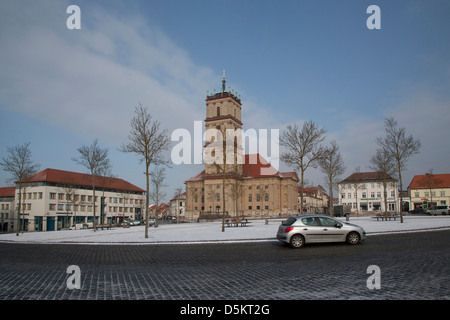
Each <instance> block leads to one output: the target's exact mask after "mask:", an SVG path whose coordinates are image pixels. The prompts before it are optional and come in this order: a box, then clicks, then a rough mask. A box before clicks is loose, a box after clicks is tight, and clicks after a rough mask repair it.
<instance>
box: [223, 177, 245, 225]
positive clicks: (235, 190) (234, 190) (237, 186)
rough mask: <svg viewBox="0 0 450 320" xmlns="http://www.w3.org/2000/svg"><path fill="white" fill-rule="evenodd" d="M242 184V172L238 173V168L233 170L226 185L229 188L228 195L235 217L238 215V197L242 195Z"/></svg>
mask: <svg viewBox="0 0 450 320" xmlns="http://www.w3.org/2000/svg"><path fill="white" fill-rule="evenodd" d="M243 184H244V181H243V178H242V174H239V172H238V170H234V172H233V174H232V177H231V179H230V180H229V181H228V182H227V186H228V187H229V190H230V197H231V199H232V200H233V201H234V210H235V216H236V217H237V216H238V215H239V214H238V210H239V209H238V202H239V198H240V197H242V187H243Z"/></svg>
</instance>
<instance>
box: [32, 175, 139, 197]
mask: <svg viewBox="0 0 450 320" xmlns="http://www.w3.org/2000/svg"><path fill="white" fill-rule="evenodd" d="M25 182H51V183H58V184H69V185H77V186H88V187H90V186H92V176H91V175H90V174H85V173H78V172H70V171H63V170H56V169H45V170H42V171H39V172H38V173H36V174H34V175H32V176H31V177H30V178H28V179H27V180H26V181H25ZM94 185H95V187H96V188H108V189H115V190H124V191H135V192H145V190H143V189H141V188H139V187H137V186H135V185H133V184H131V183H129V182H128V181H125V180H123V179H119V178H108V179H107V180H103V177H99V176H96V177H95V179H94Z"/></svg>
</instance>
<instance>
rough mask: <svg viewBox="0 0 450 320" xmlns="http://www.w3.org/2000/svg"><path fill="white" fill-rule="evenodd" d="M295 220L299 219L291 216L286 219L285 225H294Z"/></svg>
mask: <svg viewBox="0 0 450 320" xmlns="http://www.w3.org/2000/svg"><path fill="white" fill-rule="evenodd" d="M295 221H297V219H296V218H294V217H289V218H287V219H286V220H284V221H283V226H290V225H292V224H293V223H294V222H295Z"/></svg>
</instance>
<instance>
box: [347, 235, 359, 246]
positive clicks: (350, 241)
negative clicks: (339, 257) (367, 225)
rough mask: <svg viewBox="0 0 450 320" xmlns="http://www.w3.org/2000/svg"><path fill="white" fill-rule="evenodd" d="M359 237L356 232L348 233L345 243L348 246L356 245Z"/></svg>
mask: <svg viewBox="0 0 450 320" xmlns="http://www.w3.org/2000/svg"><path fill="white" fill-rule="evenodd" d="M359 240H361V237H360V235H359V233H358V232H350V233H349V234H348V235H347V243H348V244H358V243H359Z"/></svg>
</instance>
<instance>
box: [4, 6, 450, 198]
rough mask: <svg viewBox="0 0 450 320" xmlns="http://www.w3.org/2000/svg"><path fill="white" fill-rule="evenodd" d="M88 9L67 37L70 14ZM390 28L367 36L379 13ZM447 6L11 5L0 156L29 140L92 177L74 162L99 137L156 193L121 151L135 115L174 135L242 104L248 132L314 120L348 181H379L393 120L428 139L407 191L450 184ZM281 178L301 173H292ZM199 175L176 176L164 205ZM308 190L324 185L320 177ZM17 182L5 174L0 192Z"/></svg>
mask: <svg viewBox="0 0 450 320" xmlns="http://www.w3.org/2000/svg"><path fill="white" fill-rule="evenodd" d="M71 4H76V5H78V6H79V7H80V9H81V30H68V29H67V28H66V20H67V18H68V17H69V14H67V13H66V8H67V7H68V6H69V5H71ZM372 4H375V5H378V6H379V7H380V9H381V29H380V30H369V29H368V28H367V27H366V20H367V18H368V17H369V16H370V14H367V13H366V9H367V7H368V6H369V5H372ZM449 16H450V3H449V2H448V1H445V0H442V1H438V0H433V1H419V0H417V1H357V0H353V1H350V0H344V1H323V0H317V1H312V0H311V1H299V0H297V1H287V0H282V1H274V0H272V1H262V0H259V1H255V0H253V1H250V0H244V1H234V0H230V1H224V0H221V1H219V0H210V1H197V0H185V1H181V0H169V1H161V0H160V1H137V0H134V1H119V0H113V1H110V0H108V1H106V0H104V1H51V0H48V1H23V0H18V1H11V0H3V1H1V2H0V44H1V47H0V119H1V124H2V125H1V126H0V134H1V137H2V139H1V140H0V156H4V155H5V154H6V148H7V147H8V146H15V145H17V144H22V143H24V142H27V141H29V142H31V150H32V153H33V159H34V160H35V161H36V162H38V163H39V164H40V165H41V169H45V168H55V169H62V170H71V171H78V172H84V170H85V169H84V168H82V167H79V166H77V165H76V164H75V163H74V162H73V161H72V160H71V158H72V157H75V156H77V152H76V149H77V148H78V147H80V146H82V145H87V144H90V143H91V142H92V140H93V139H94V138H95V137H98V138H99V140H100V143H101V145H102V146H103V147H104V148H108V149H109V152H110V158H111V162H112V164H113V171H114V173H115V174H116V175H117V176H119V177H120V178H123V179H126V180H128V181H130V182H131V183H134V184H136V185H137V186H139V187H142V188H145V178H144V175H143V174H142V173H143V171H144V168H143V166H142V165H141V164H140V163H139V161H138V159H137V157H136V156H134V155H130V154H122V153H120V152H119V151H118V150H117V149H118V147H119V146H120V145H121V144H122V143H124V142H126V141H127V134H128V132H129V120H130V119H131V117H132V115H133V110H134V108H135V106H137V105H138V103H139V102H141V103H142V104H143V105H145V106H148V107H149V109H150V112H151V113H152V115H153V116H154V118H156V119H158V120H159V121H160V122H161V123H162V125H163V127H165V128H167V130H168V131H169V132H172V131H173V130H175V129H176V128H186V129H188V130H192V129H193V122H194V121H202V120H204V118H205V95H206V92H207V91H208V90H209V91H210V92H211V91H212V90H213V89H216V90H219V89H220V86H221V77H222V70H223V69H225V70H226V75H227V86H231V88H232V89H233V90H236V91H237V92H238V93H239V94H240V95H241V100H242V103H243V114H242V120H243V123H244V129H248V128H254V129H260V128H261V129H266V128H267V129H270V128H278V129H280V131H282V130H283V129H284V128H285V127H286V125H288V124H292V123H298V124H301V123H302V122H303V121H308V120H313V121H314V122H316V123H318V124H319V125H320V126H322V127H323V128H325V129H326V130H327V135H328V139H329V140H330V139H335V140H336V141H337V142H338V144H339V145H340V147H341V151H342V154H343V156H344V160H345V164H346V166H347V171H346V173H345V174H344V175H343V178H345V176H347V175H350V174H351V172H352V171H353V170H354V169H355V168H356V167H357V166H359V167H360V168H361V170H362V171H365V170H367V171H369V170H370V169H369V168H368V165H369V158H370V156H371V155H372V154H373V153H374V152H375V149H376V144H375V138H376V137H379V136H383V135H384V133H383V120H384V117H386V116H394V117H395V118H396V119H397V120H398V121H399V123H400V125H401V126H404V127H407V132H408V133H410V134H413V136H414V137H415V138H418V139H420V140H421V142H422V149H421V154H420V155H417V156H414V157H413V158H411V160H410V161H409V163H408V170H407V172H406V174H405V176H404V185H406V186H407V185H408V184H409V182H410V181H411V179H412V177H413V176H414V175H415V174H423V173H424V172H426V171H428V170H429V169H433V171H434V172H435V173H448V172H450V171H449V170H450V169H449V165H448V163H449V161H448V160H449V152H448V145H449V143H448V138H449V136H450V129H449V125H448V124H449V123H450V113H449V107H450V55H449V52H450V50H449V49H450V41H449V40H448V39H450V19H449ZM280 169H281V170H291V169H289V168H287V167H285V166H284V165H282V166H281V168H280ZM201 170H202V166H201V165H200V166H199V165H180V166H173V167H172V168H171V169H170V170H169V171H168V179H167V184H168V185H169V186H168V187H167V189H166V192H167V194H168V196H167V199H166V200H169V198H170V197H171V196H172V195H173V192H174V189H175V188H176V187H180V186H184V184H183V182H184V181H185V180H186V179H188V178H189V177H191V176H193V175H195V174H196V173H197V172H199V171H201ZM306 177H307V179H308V181H309V182H310V183H313V184H316V185H317V184H323V183H324V182H323V177H322V174H321V173H320V172H319V171H318V170H310V171H307V173H306ZM7 178H8V175H7V174H6V173H5V172H3V171H2V172H0V186H6V185H7V182H6V179H7Z"/></svg>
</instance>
